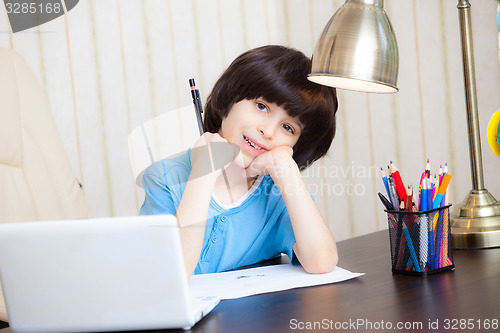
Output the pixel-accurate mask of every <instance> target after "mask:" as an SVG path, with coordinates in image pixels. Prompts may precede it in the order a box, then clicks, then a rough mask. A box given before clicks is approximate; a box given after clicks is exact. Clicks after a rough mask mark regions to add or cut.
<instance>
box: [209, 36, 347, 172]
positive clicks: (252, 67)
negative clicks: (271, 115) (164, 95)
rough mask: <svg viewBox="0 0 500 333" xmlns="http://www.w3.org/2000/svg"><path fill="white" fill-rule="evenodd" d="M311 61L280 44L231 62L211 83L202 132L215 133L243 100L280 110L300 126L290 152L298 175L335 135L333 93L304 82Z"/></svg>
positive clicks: (335, 110) (322, 87) (309, 82)
mask: <svg viewBox="0 0 500 333" xmlns="http://www.w3.org/2000/svg"><path fill="white" fill-rule="evenodd" d="M310 70H311V60H310V59H309V58H308V57H307V56H305V55H304V54H303V53H302V52H300V51H298V50H295V49H291V48H288V47H284V46H279V45H268V46H262V47H259V48H255V49H252V50H249V51H247V52H245V53H243V54H242V55H240V56H239V57H238V58H236V59H235V60H234V61H233V62H232V63H231V65H229V67H228V68H227V69H226V71H225V72H224V73H223V74H222V75H221V77H220V78H219V79H218V80H217V82H216V83H215V86H214V88H213V89H212V92H211V93H210V95H209V96H208V98H207V102H206V105H205V118H204V127H205V131H208V132H211V133H217V132H218V131H219V129H220V127H221V124H222V120H223V119H224V118H225V117H226V116H227V115H228V113H229V111H230V110H231V107H232V106H233V105H234V104H235V103H237V102H239V101H242V100H244V99H257V98H263V99H264V100H266V101H268V102H270V103H275V104H277V105H279V106H280V107H282V108H283V109H285V110H286V111H287V113H288V115H290V116H291V117H296V118H297V119H298V120H299V121H300V123H301V124H302V126H303V131H302V133H301V135H300V137H299V140H298V141H297V143H296V144H295V146H294V147H293V158H294V160H295V162H296V163H297V165H298V166H299V168H300V169H301V170H303V169H305V168H307V167H308V166H309V165H310V164H312V163H313V162H314V161H316V160H317V159H319V158H320V157H322V156H324V155H325V154H326V153H327V152H328V149H329V148H330V145H331V144H332V141H333V137H334V136H335V113H336V112H337V107H338V103H337V95H336V91H335V88H330V87H326V86H322V85H319V84H316V83H313V82H311V81H309V80H308V79H307V75H308V74H309V72H310Z"/></svg>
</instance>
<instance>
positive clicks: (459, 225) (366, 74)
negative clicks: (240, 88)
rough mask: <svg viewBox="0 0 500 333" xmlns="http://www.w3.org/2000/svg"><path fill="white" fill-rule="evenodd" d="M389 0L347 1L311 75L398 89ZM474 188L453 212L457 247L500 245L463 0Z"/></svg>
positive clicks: (345, 85) (333, 82)
mask: <svg viewBox="0 0 500 333" xmlns="http://www.w3.org/2000/svg"><path fill="white" fill-rule="evenodd" d="M383 5H384V1H383V0H346V2H345V4H344V5H343V6H342V7H340V8H339V9H338V10H337V12H336V13H335V14H334V15H333V16H332V18H331V19H330V21H329V22H328V23H327V25H326V27H325V28H324V30H323V32H322V33H321V35H320V38H319V40H318V42H317V44H316V47H315V50H314V53H313V56H312V68H311V74H309V77H308V79H309V80H311V81H313V82H316V83H319V84H323V85H327V86H331V87H336V88H341V89H348V90H355V91H362V92H374V93H394V92H396V91H397V90H398V88H397V86H396V82H397V76H398V62H399V59H398V48H397V42H396V38H395V36H394V32H393V30H392V26H391V24H390V22H389V19H388V17H387V15H386V13H385V11H384V9H383ZM457 8H458V12H459V18H460V35H461V41H462V59H463V73H464V83H465V101H466V109H467V126H468V134H469V153H470V164H471V177H472V190H471V191H470V192H469V193H468V194H467V196H466V198H465V200H464V201H463V202H462V203H461V204H460V205H457V206H456V208H455V209H454V210H453V212H452V214H451V223H452V224H451V225H452V228H451V233H452V241H453V247H454V248H463V249H466V248H489V247H499V246H500V204H499V203H498V202H497V201H496V199H495V198H494V197H493V196H492V195H491V194H490V193H489V192H488V190H486V189H485V188H484V180H483V166H482V154H481V139H480V133H479V117H478V111H477V94H476V82H475V70H474V55H473V44H472V29H471V16H470V3H469V1H468V0H458V6H457Z"/></svg>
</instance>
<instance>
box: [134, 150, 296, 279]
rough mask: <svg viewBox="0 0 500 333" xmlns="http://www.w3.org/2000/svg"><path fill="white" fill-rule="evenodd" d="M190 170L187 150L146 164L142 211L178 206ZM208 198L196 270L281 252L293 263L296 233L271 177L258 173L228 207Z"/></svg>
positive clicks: (169, 209)
mask: <svg viewBox="0 0 500 333" xmlns="http://www.w3.org/2000/svg"><path fill="white" fill-rule="evenodd" d="M190 172H191V150H188V151H187V152H186V153H185V154H182V155H180V156H177V157H175V158H171V159H164V160H161V161H158V162H155V163H153V164H152V165H151V166H149V167H148V168H147V169H146V171H145V173H144V176H143V186H144V191H145V195H146V197H145V200H144V203H143V205H142V207H141V210H140V213H139V214H141V215H145V214H173V215H175V213H176V212H177V209H178V207H179V204H180V202H181V199H182V194H183V193H184V189H185V187H186V183H187V181H188V178H189V174H190ZM223 206H224V205H222V204H220V203H218V200H217V199H216V197H215V196H214V195H212V198H211V199H210V205H209V209H208V214H207V224H206V228H205V236H204V239H203V248H202V251H201V255H200V259H199V261H198V265H197V266H196V269H195V271H194V274H202V273H215V272H221V271H227V270H231V269H235V268H238V267H242V266H246V265H251V264H254V263H257V262H259V261H262V260H266V259H271V258H275V257H278V256H280V255H281V253H284V254H286V255H288V257H289V258H290V260H291V261H292V263H294V264H296V263H298V261H297V259H296V258H295V257H294V255H293V244H294V243H295V236H294V233H293V229H292V225H291V221H290V217H289V215H288V211H287V209H286V206H285V203H284V201H283V197H282V196H281V194H280V192H279V190H278V188H277V187H276V186H275V184H274V182H273V180H272V178H271V177H270V176H269V175H267V176H264V177H260V178H259V179H258V180H257V181H256V182H255V184H254V185H253V186H252V188H251V189H250V191H249V192H248V193H247V195H246V196H244V197H243V198H242V199H240V200H238V201H237V202H236V205H233V206H232V207H223Z"/></svg>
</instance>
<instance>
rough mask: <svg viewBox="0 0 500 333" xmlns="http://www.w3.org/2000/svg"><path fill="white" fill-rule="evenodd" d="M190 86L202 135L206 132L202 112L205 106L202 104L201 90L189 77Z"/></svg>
mask: <svg viewBox="0 0 500 333" xmlns="http://www.w3.org/2000/svg"><path fill="white" fill-rule="evenodd" d="M189 86H190V87H191V96H192V97H193V104H194V110H195V112H196V120H197V121H198V130H199V131H200V135H203V133H204V132H205V131H204V130H203V120H202V118H201V114H202V113H203V106H202V105H201V99H200V92H199V91H198V89H196V84H195V83H194V79H189Z"/></svg>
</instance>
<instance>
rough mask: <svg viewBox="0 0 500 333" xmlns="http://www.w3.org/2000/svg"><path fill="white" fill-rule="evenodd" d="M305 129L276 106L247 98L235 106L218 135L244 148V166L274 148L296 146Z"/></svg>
mask: <svg viewBox="0 0 500 333" xmlns="http://www.w3.org/2000/svg"><path fill="white" fill-rule="evenodd" d="M301 131H302V126H301V124H300V123H299V121H298V119H296V118H293V117H291V116H289V115H288V113H287V111H286V110H285V109H283V108H282V107H280V106H278V105H277V104H275V103H269V102H267V101H265V100H264V99H262V98H260V99H252V100H248V99H244V100H242V101H239V102H238V103H235V104H234V105H233V107H232V108H231V110H230V111H229V113H228V115H227V117H226V118H224V119H223V120H222V126H221V129H220V132H219V134H220V135H221V136H222V137H223V138H225V139H226V140H227V141H228V142H230V143H234V144H236V145H238V146H239V147H240V149H241V152H242V155H243V160H244V167H245V168H246V167H248V165H250V163H251V162H252V161H253V159H254V158H255V157H257V156H259V155H260V154H263V153H265V152H267V151H269V150H272V149H273V148H276V147H279V146H288V147H290V148H293V146H294V145H295V144H296V143H297V141H298V139H299V137H300V133H301Z"/></svg>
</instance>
